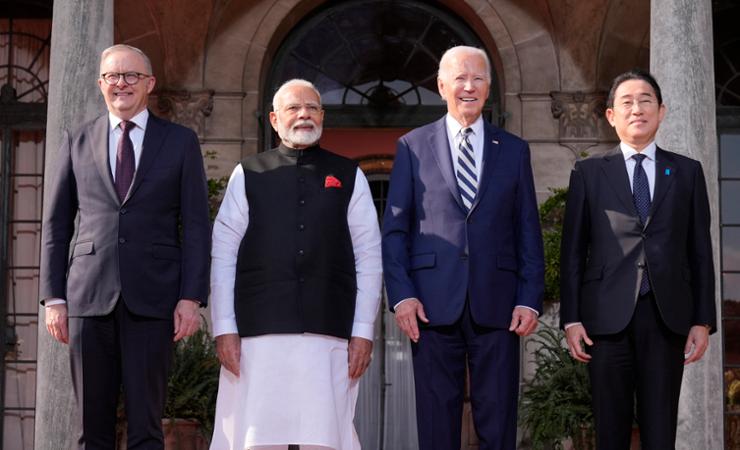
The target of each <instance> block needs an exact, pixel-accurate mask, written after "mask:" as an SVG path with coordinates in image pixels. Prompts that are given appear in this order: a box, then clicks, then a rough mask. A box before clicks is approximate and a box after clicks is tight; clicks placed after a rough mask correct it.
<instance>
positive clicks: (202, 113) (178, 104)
mask: <svg viewBox="0 0 740 450" xmlns="http://www.w3.org/2000/svg"><path fill="white" fill-rule="evenodd" d="M214 93H215V91H213V90H212V89H204V90H200V91H187V90H169V89H166V90H162V91H159V92H158V93H157V109H158V112H159V113H160V114H161V115H162V116H164V117H166V118H167V119H169V120H171V121H173V122H175V123H178V124H180V125H183V126H186V127H188V128H191V129H193V130H195V132H196V133H197V134H198V136H201V137H202V136H203V135H204V134H205V118H206V117H208V116H210V115H211V112H213V95H214Z"/></svg>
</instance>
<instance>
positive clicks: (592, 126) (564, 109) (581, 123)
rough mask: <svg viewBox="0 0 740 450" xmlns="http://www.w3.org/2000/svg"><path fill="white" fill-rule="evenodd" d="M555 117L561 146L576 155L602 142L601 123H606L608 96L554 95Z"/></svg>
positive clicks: (555, 93) (565, 93)
mask: <svg viewBox="0 0 740 450" xmlns="http://www.w3.org/2000/svg"><path fill="white" fill-rule="evenodd" d="M550 96H551V97H552V104H551V106H550V110H551V111H552V116H553V117H554V118H556V119H558V120H559V131H560V132H559V139H558V140H559V142H560V144H561V145H564V146H566V147H568V148H570V149H571V150H572V151H573V152H574V153H576V155H580V154H582V153H583V152H584V151H585V150H586V149H588V148H589V147H593V146H594V145H596V144H597V143H598V141H599V138H600V136H599V121H601V120H605V119H604V111H605V110H606V93H603V92H592V93H583V92H551V93H550Z"/></svg>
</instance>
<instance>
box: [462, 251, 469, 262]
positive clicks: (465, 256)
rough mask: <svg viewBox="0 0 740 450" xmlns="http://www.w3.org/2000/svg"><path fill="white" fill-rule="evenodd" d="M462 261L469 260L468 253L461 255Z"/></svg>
mask: <svg viewBox="0 0 740 450" xmlns="http://www.w3.org/2000/svg"><path fill="white" fill-rule="evenodd" d="M460 259H461V260H463V261H465V260H466V259H468V254H467V253H461V254H460Z"/></svg>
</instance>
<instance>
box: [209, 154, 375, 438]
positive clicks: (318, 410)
mask: <svg viewBox="0 0 740 450" xmlns="http://www.w3.org/2000/svg"><path fill="white" fill-rule="evenodd" d="M347 223H348V225H349V231H350V236H351V238H352V246H353V250H354V253H355V269H356V272H357V299H356V306H355V316H354V323H353V325H352V336H358V337H363V338H366V339H369V340H372V339H373V324H374V322H375V316H376V315H377V311H378V306H379V303H380V289H381V273H382V269H381V258H380V230H379V228H378V222H377V213H376V210H375V206H374V204H373V200H372V195H371V193H370V188H369V186H368V183H367V179H366V178H365V176H364V174H363V173H362V171H360V170H359V169H358V170H357V175H356V180H355V187H354V190H353V193H352V197H351V199H350V203H349V208H348V211H347ZM248 224H249V204H248V202H247V198H246V194H245V186H244V172H243V170H242V166H241V165H238V166H237V167H236V168H235V169H234V172H233V173H232V174H231V179H230V180H229V184H228V187H227V189H226V193H225V194H224V200H223V202H222V204H221V208H220V209H219V212H218V216H217V217H216V222H215V224H214V227H213V249H212V253H211V256H212V267H211V311H212V319H213V329H214V335H216V336H218V335H221V334H228V333H237V327H236V317H235V314H234V282H235V277H236V258H237V253H238V249H239V244H240V242H241V240H242V238H243V236H244V234H245V232H246V230H247V226H248ZM277 251H279V249H278V250H277ZM347 344H348V342H347V340H345V339H340V338H336V337H332V336H324V335H316V334H282V335H281V334H274V335H265V336H258V337H250V338H242V340H241V349H242V355H241V361H240V370H241V376H240V377H239V378H236V377H235V376H234V375H233V374H232V373H230V372H229V371H227V370H226V369H224V368H222V369H221V376H220V379H219V392H218V399H217V403H216V419H215V423H214V433H213V438H212V440H211V449H212V450H225V449H230V450H244V449H248V448H250V447H256V446H265V445H281V444H304V445H318V446H324V447H328V448H333V449H336V450H358V449H359V448H360V443H359V440H358V439H357V435H356V433H355V429H354V425H353V422H352V421H353V418H354V409H355V403H356V401H357V391H358V382H357V381H356V380H355V381H351V380H350V379H349V376H348V369H349V368H348V353H347Z"/></svg>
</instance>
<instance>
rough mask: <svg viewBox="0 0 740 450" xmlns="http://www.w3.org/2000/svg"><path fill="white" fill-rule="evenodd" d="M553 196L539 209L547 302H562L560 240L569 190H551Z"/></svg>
mask: <svg viewBox="0 0 740 450" xmlns="http://www.w3.org/2000/svg"><path fill="white" fill-rule="evenodd" d="M550 192H552V195H551V196H550V197H549V198H548V199H547V200H545V201H544V202H543V203H542V204H541V205H540V208H539V212H540V223H541V224H542V242H543V244H544V249H545V300H546V301H549V302H558V301H559V300H560V240H561V238H562V234H563V215H564V214H565V198H566V196H567V194H568V189H567V188H556V189H553V188H550Z"/></svg>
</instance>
